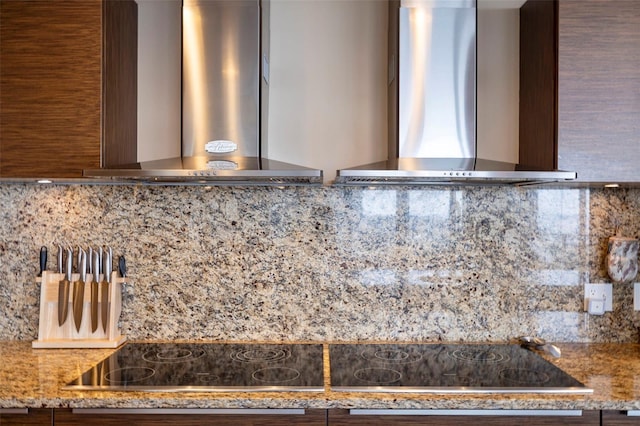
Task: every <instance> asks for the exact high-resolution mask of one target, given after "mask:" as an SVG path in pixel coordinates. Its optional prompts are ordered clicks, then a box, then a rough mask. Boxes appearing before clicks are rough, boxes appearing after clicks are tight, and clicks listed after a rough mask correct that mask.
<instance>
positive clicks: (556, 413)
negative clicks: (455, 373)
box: [349, 409, 582, 417]
mask: <svg viewBox="0 0 640 426" xmlns="http://www.w3.org/2000/svg"><path fill="white" fill-rule="evenodd" d="M349 414H350V415H355V416H553V417H561V416H562V417H580V416H582V410H456V409H453V410H411V409H408V410H402V409H399V410H394V409H389V410H385V409H381V410H380V409H351V410H349Z"/></svg>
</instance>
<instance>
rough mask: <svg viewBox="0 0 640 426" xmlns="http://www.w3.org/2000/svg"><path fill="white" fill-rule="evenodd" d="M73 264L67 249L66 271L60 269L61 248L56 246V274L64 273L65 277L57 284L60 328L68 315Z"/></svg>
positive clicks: (71, 255)
mask: <svg viewBox="0 0 640 426" xmlns="http://www.w3.org/2000/svg"><path fill="white" fill-rule="evenodd" d="M72 262H73V254H72V253H71V249H67V270H66V271H64V270H63V268H62V246H60V245H59V246H58V272H59V273H64V274H65V276H64V278H63V279H62V280H60V282H59V283H58V325H59V326H62V324H64V323H65V321H66V320H67V314H68V313H69V286H70V285H71V263H72Z"/></svg>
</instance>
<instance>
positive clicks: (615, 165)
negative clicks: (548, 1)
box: [558, 0, 640, 182]
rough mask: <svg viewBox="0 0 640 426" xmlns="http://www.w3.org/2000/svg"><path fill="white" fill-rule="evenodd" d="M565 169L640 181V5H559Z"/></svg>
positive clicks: (624, 0)
mask: <svg viewBox="0 0 640 426" xmlns="http://www.w3.org/2000/svg"><path fill="white" fill-rule="evenodd" d="M558 72H559V99H558V102H559V104H558V126H559V127H558V131H559V134H558V143H559V151H558V157H559V166H560V168H563V169H567V170H576V171H577V172H578V179H579V180H581V181H588V182H608V181H617V182H639V181H640V1H636V0H590V1H581V0H561V1H560V4H559V71H558Z"/></svg>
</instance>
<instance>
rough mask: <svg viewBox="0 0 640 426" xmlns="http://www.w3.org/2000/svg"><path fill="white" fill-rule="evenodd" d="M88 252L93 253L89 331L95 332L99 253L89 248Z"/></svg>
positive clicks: (98, 285)
mask: <svg viewBox="0 0 640 426" xmlns="http://www.w3.org/2000/svg"><path fill="white" fill-rule="evenodd" d="M89 253H91V254H92V255H93V261H92V262H91V264H92V265H93V266H92V267H91V270H92V271H93V278H92V279H91V332H92V333H95V331H96V330H97V329H98V293H99V291H98V290H99V287H100V283H99V282H98V274H99V273H100V255H99V254H98V252H97V251H95V252H94V251H93V250H91V251H90V252H89Z"/></svg>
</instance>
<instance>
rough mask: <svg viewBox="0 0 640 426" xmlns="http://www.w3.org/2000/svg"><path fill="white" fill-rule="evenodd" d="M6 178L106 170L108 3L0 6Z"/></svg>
mask: <svg viewBox="0 0 640 426" xmlns="http://www.w3.org/2000/svg"><path fill="white" fill-rule="evenodd" d="M0 57H1V58H2V61H0V108H1V109H0V175H1V176H2V177H80V176H81V175H82V169H84V168H87V167H99V166H100V115H101V113H100V111H101V90H102V89H101V85H102V77H101V68H102V4H101V2H100V1H99V0H87V1H64V2H60V1H47V0H33V1H28V2H27V1H20V0H8V1H7V0H3V1H1V2H0Z"/></svg>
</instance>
